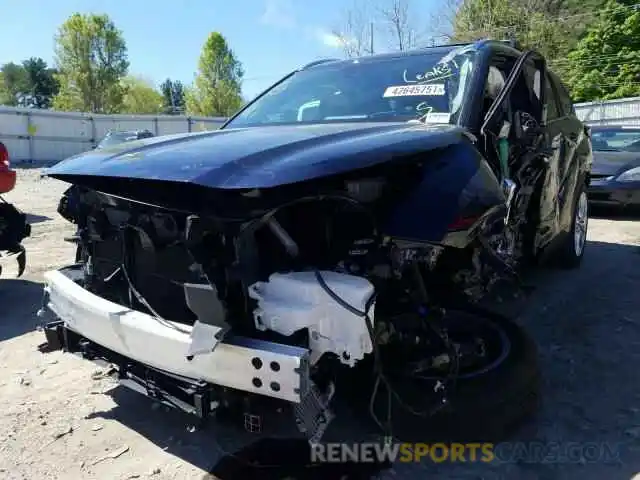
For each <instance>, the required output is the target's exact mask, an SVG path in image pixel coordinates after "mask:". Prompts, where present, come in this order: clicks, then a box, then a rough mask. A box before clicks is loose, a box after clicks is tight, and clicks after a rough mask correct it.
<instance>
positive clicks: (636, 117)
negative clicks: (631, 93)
mask: <svg viewBox="0 0 640 480" xmlns="http://www.w3.org/2000/svg"><path fill="white" fill-rule="evenodd" d="M575 107H576V113H577V114H578V117H580V119H581V120H583V121H585V122H586V123H588V124H589V125H610V124H619V125H640V97H633V98H622V99H620V100H607V101H604V102H587V103H577V104H576V105H575Z"/></svg>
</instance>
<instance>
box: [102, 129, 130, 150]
mask: <svg viewBox="0 0 640 480" xmlns="http://www.w3.org/2000/svg"><path fill="white" fill-rule="evenodd" d="M137 139H138V136H137V135H136V134H135V132H111V133H108V134H107V135H106V136H105V137H104V138H103V139H102V141H101V142H100V143H99V144H98V147H97V148H105V147H109V146H111V145H118V144H119V143H124V142H129V141H131V140H137Z"/></svg>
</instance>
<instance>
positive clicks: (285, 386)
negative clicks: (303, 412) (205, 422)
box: [45, 269, 309, 403]
mask: <svg viewBox="0 0 640 480" xmlns="http://www.w3.org/2000/svg"><path fill="white" fill-rule="evenodd" d="M63 271H64V269H61V270H53V271H49V272H47V273H45V281H46V283H47V286H46V287H45V291H46V292H47V293H48V304H47V306H48V308H49V309H50V310H51V311H52V312H53V313H54V314H55V315H56V316H58V317H59V318H60V319H61V320H63V321H64V322H65V326H66V327H67V328H68V329H70V330H72V331H74V332H76V333H78V334H79V335H81V336H83V337H85V338H86V339H88V340H90V341H92V342H94V343H96V344H98V345H101V346H102V347H105V348H108V349H109V350H112V351H114V352H117V353H119V354H120V355H123V356H125V357H128V358H131V359H132V360H135V361H137V362H140V363H143V364H145V365H148V366H150V367H154V368H156V369H159V370H163V371H165V372H168V373H171V374H174V375H179V376H182V377H187V378H191V379H194V380H202V381H205V382H208V383H212V384H216V385H221V386H225V387H230V388H234V389H238V390H243V391H247V392H252V393H256V394H260V395H266V396H269V397H274V398H280V399H283V400H287V401H290V402H295V403H299V402H300V400H301V398H302V397H304V396H305V394H306V393H307V391H308V389H309V351H308V350H307V349H304V348H298V347H292V346H288V345H283V344H278V343H273V342H265V341H262V340H255V339H250V338H246V337H231V338H228V339H227V338H225V339H224V340H223V341H222V342H220V343H219V344H218V345H217V346H216V348H215V350H214V351H213V352H210V353H205V354H201V355H197V356H195V357H193V358H192V359H191V360H189V359H187V355H188V351H189V346H190V345H191V343H192V337H191V334H192V327H190V326H187V325H183V324H180V323H176V322H169V321H164V320H161V319H158V318H156V317H154V316H151V315H147V314H145V313H142V312H138V311H135V310H131V309H129V308H127V307H123V306H121V305H118V304H116V303H113V302H110V301H108V300H105V299H104V298H101V297H99V296H97V295H94V294H93V293H91V292H89V291H87V290H85V289H84V288H83V287H82V286H80V285H78V284H77V283H75V282H74V281H73V280H72V279H71V278H69V276H67V275H65V274H64V273H63ZM256 359H258V360H256Z"/></svg>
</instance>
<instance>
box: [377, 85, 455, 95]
mask: <svg viewBox="0 0 640 480" xmlns="http://www.w3.org/2000/svg"><path fill="white" fill-rule="evenodd" d="M444 94H445V89H444V84H443V83H439V84H437V83H436V84H434V83H431V84H428V85H397V86H393V87H388V88H387V89H386V90H385V91H384V95H382V96H383V97H384V98H387V97H413V96H418V97H421V96H442V95H444Z"/></svg>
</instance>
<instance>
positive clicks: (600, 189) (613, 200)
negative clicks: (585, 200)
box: [587, 179, 640, 208]
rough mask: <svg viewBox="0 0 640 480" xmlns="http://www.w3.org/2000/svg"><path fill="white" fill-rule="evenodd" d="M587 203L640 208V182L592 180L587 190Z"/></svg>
mask: <svg viewBox="0 0 640 480" xmlns="http://www.w3.org/2000/svg"><path fill="white" fill-rule="evenodd" d="M587 195H588V197H589V202H590V203H592V204H594V205H601V206H611V207H633V208H638V207H640V182H615V181H611V180H605V179H594V180H592V181H591V184H590V185H589V189H588V190H587Z"/></svg>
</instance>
